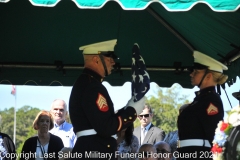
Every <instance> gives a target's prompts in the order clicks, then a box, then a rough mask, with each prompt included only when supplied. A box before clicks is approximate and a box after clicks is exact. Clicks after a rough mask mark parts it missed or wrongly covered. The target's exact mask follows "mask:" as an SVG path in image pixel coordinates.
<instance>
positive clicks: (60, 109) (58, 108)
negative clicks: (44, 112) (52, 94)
mask: <svg viewBox="0 0 240 160" xmlns="http://www.w3.org/2000/svg"><path fill="white" fill-rule="evenodd" d="M64 104H65V103H64V101H62V100H56V101H54V102H53V105H52V109H51V113H52V115H53V119H54V121H55V122H56V123H57V124H58V125H60V124H62V123H63V122H64V121H65V119H66V115H67V111H66V108H65V107H64Z"/></svg>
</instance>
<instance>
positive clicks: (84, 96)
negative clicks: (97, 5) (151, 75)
mask: <svg viewBox="0 0 240 160" xmlns="http://www.w3.org/2000/svg"><path fill="white" fill-rule="evenodd" d="M116 42H117V40H110V41H105V42H100V43H95V44H91V45H87V46H83V47H80V50H83V55H84V59H85V66H84V70H83V72H82V74H81V75H80V76H79V78H78V79H77V80H76V82H75V84H74V85H73V88H72V92H71V95H70V100H69V112H70V118H71V122H72V125H73V128H74V132H75V133H76V135H77V137H78V139H77V141H76V143H75V146H74V148H73V150H72V156H73V157H72V159H74V158H77V159H79V158H81V159H88V158H91V159H100V158H101V159H115V155H114V154H115V151H116V150H117V142H116V137H114V135H115V134H116V133H117V132H118V131H120V130H122V129H124V128H127V127H128V126H129V125H130V124H132V123H133V121H134V120H135V119H136V117H137V113H138V112H141V111H142V110H143V107H144V100H143V99H141V100H140V101H138V102H136V103H134V102H133V99H131V100H130V101H129V102H128V104H127V105H126V106H128V107H124V108H123V109H120V110H119V111H118V112H117V113H116V114H115V113H114V107H113V102H112V100H111V98H110V96H109V94H108V91H107V89H106V88H105V87H104V86H103V84H102V81H103V78H104V76H107V75H109V74H110V72H111V69H112V67H113V65H114V64H115V62H114V60H113V58H116V55H115V54H114V46H115V44H116ZM86 56H90V58H88V59H86ZM89 59H90V61H91V63H92V64H91V65H88V64H87V63H88V61H89ZM92 65H93V66H95V67H92ZM109 68H110V69H109ZM101 73H104V75H102V74H101ZM130 106H131V107H130ZM75 153H77V154H78V155H77V156H75V155H76V154H75ZM90 153H92V154H90ZM106 153H109V155H110V154H111V155H112V157H102V156H106V155H107V154H106ZM74 154H75V155H74ZM101 155H102V156H101ZM74 156H75V157H74Z"/></svg>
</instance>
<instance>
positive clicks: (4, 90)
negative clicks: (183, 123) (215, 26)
mask: <svg viewBox="0 0 240 160" xmlns="http://www.w3.org/2000/svg"><path fill="white" fill-rule="evenodd" d="M189 83H190V82H189ZM103 84H104V86H105V87H106V88H107V90H108V92H109V95H110V97H111V99H112V101H113V104H114V108H115V110H118V109H120V108H122V107H124V106H125V105H126V104H127V102H128V100H129V99H130V98H131V83H130V82H127V83H125V84H124V85H123V86H118V87H116V86H114V87H113V86H111V85H110V84H109V83H107V82H103ZM71 89H72V87H64V86H28V85H19V86H16V97H15V96H13V95H12V94H11V90H12V85H0V110H4V109H5V108H10V107H14V106H15V104H16V108H17V109H18V108H21V107H23V106H24V105H29V106H31V107H36V108H39V109H41V110H42V109H44V110H50V106H51V103H52V102H53V100H55V99H63V100H65V102H66V103H67V104H68V102H69V97H70V93H71ZM158 89H159V86H158V85H157V84H156V83H154V82H152V83H151V85H150V90H149V91H148V93H147V94H146V96H147V97H148V98H149V97H151V96H156V95H157V90H158ZM161 89H163V91H164V90H166V89H167V88H161ZM197 90H198V88H197V87H195V88H192V89H184V88H183V89H182V90H181V91H180V92H181V93H182V94H185V95H188V100H189V101H192V100H193V98H194V97H195V94H194V92H195V91H197ZM239 90H240V80H239V77H238V78H237V82H236V83H235V84H233V85H232V86H231V87H228V85H226V92H227V94H228V97H229V99H230V102H231V103H232V106H233V107H234V106H237V105H238V104H239V101H238V100H237V99H235V98H234V97H233V96H232V93H233V92H239ZM221 93H222V94H221V98H222V101H223V104H224V109H225V111H227V110H230V109H231V106H230V104H229V102H228V99H227V96H226V94H225V92H224V91H223V90H222V91H221ZM15 100H16V101H15Z"/></svg>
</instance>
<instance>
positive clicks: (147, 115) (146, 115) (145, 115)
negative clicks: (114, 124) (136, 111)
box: [138, 114, 149, 118]
mask: <svg viewBox="0 0 240 160" xmlns="http://www.w3.org/2000/svg"><path fill="white" fill-rule="evenodd" d="M143 116H144V117H145V118H147V117H149V114H143V115H138V117H140V118H143Z"/></svg>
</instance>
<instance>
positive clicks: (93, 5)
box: [0, 0, 240, 12]
mask: <svg viewBox="0 0 240 160" xmlns="http://www.w3.org/2000/svg"><path fill="white" fill-rule="evenodd" d="M9 1H10V0H0V2H9ZM29 1H30V2H31V3H32V5H34V6H45V7H54V6H56V5H57V4H58V3H59V2H60V1H61V0H29ZM72 1H73V2H74V3H75V4H76V5H77V7H79V8H81V9H100V8H102V7H103V6H104V5H105V4H106V3H107V2H109V1H115V2H116V3H118V4H119V5H120V6H121V7H122V9H124V10H144V9H146V8H147V7H148V6H149V5H150V4H151V3H159V4H161V5H162V6H163V7H164V8H165V9H166V10H168V11H188V10H190V9H191V8H192V7H194V6H195V5H197V4H198V3H204V4H206V5H208V6H209V7H210V8H211V9H212V10H213V11H216V12H225V11H236V10H237V9H238V8H239V7H240V1H239V0H218V1H216V0H182V1H179V0H174V1H172V0H171V1H170V0H148V1H146V0H131V1H129V0H97V1H96V0H72Z"/></svg>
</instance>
